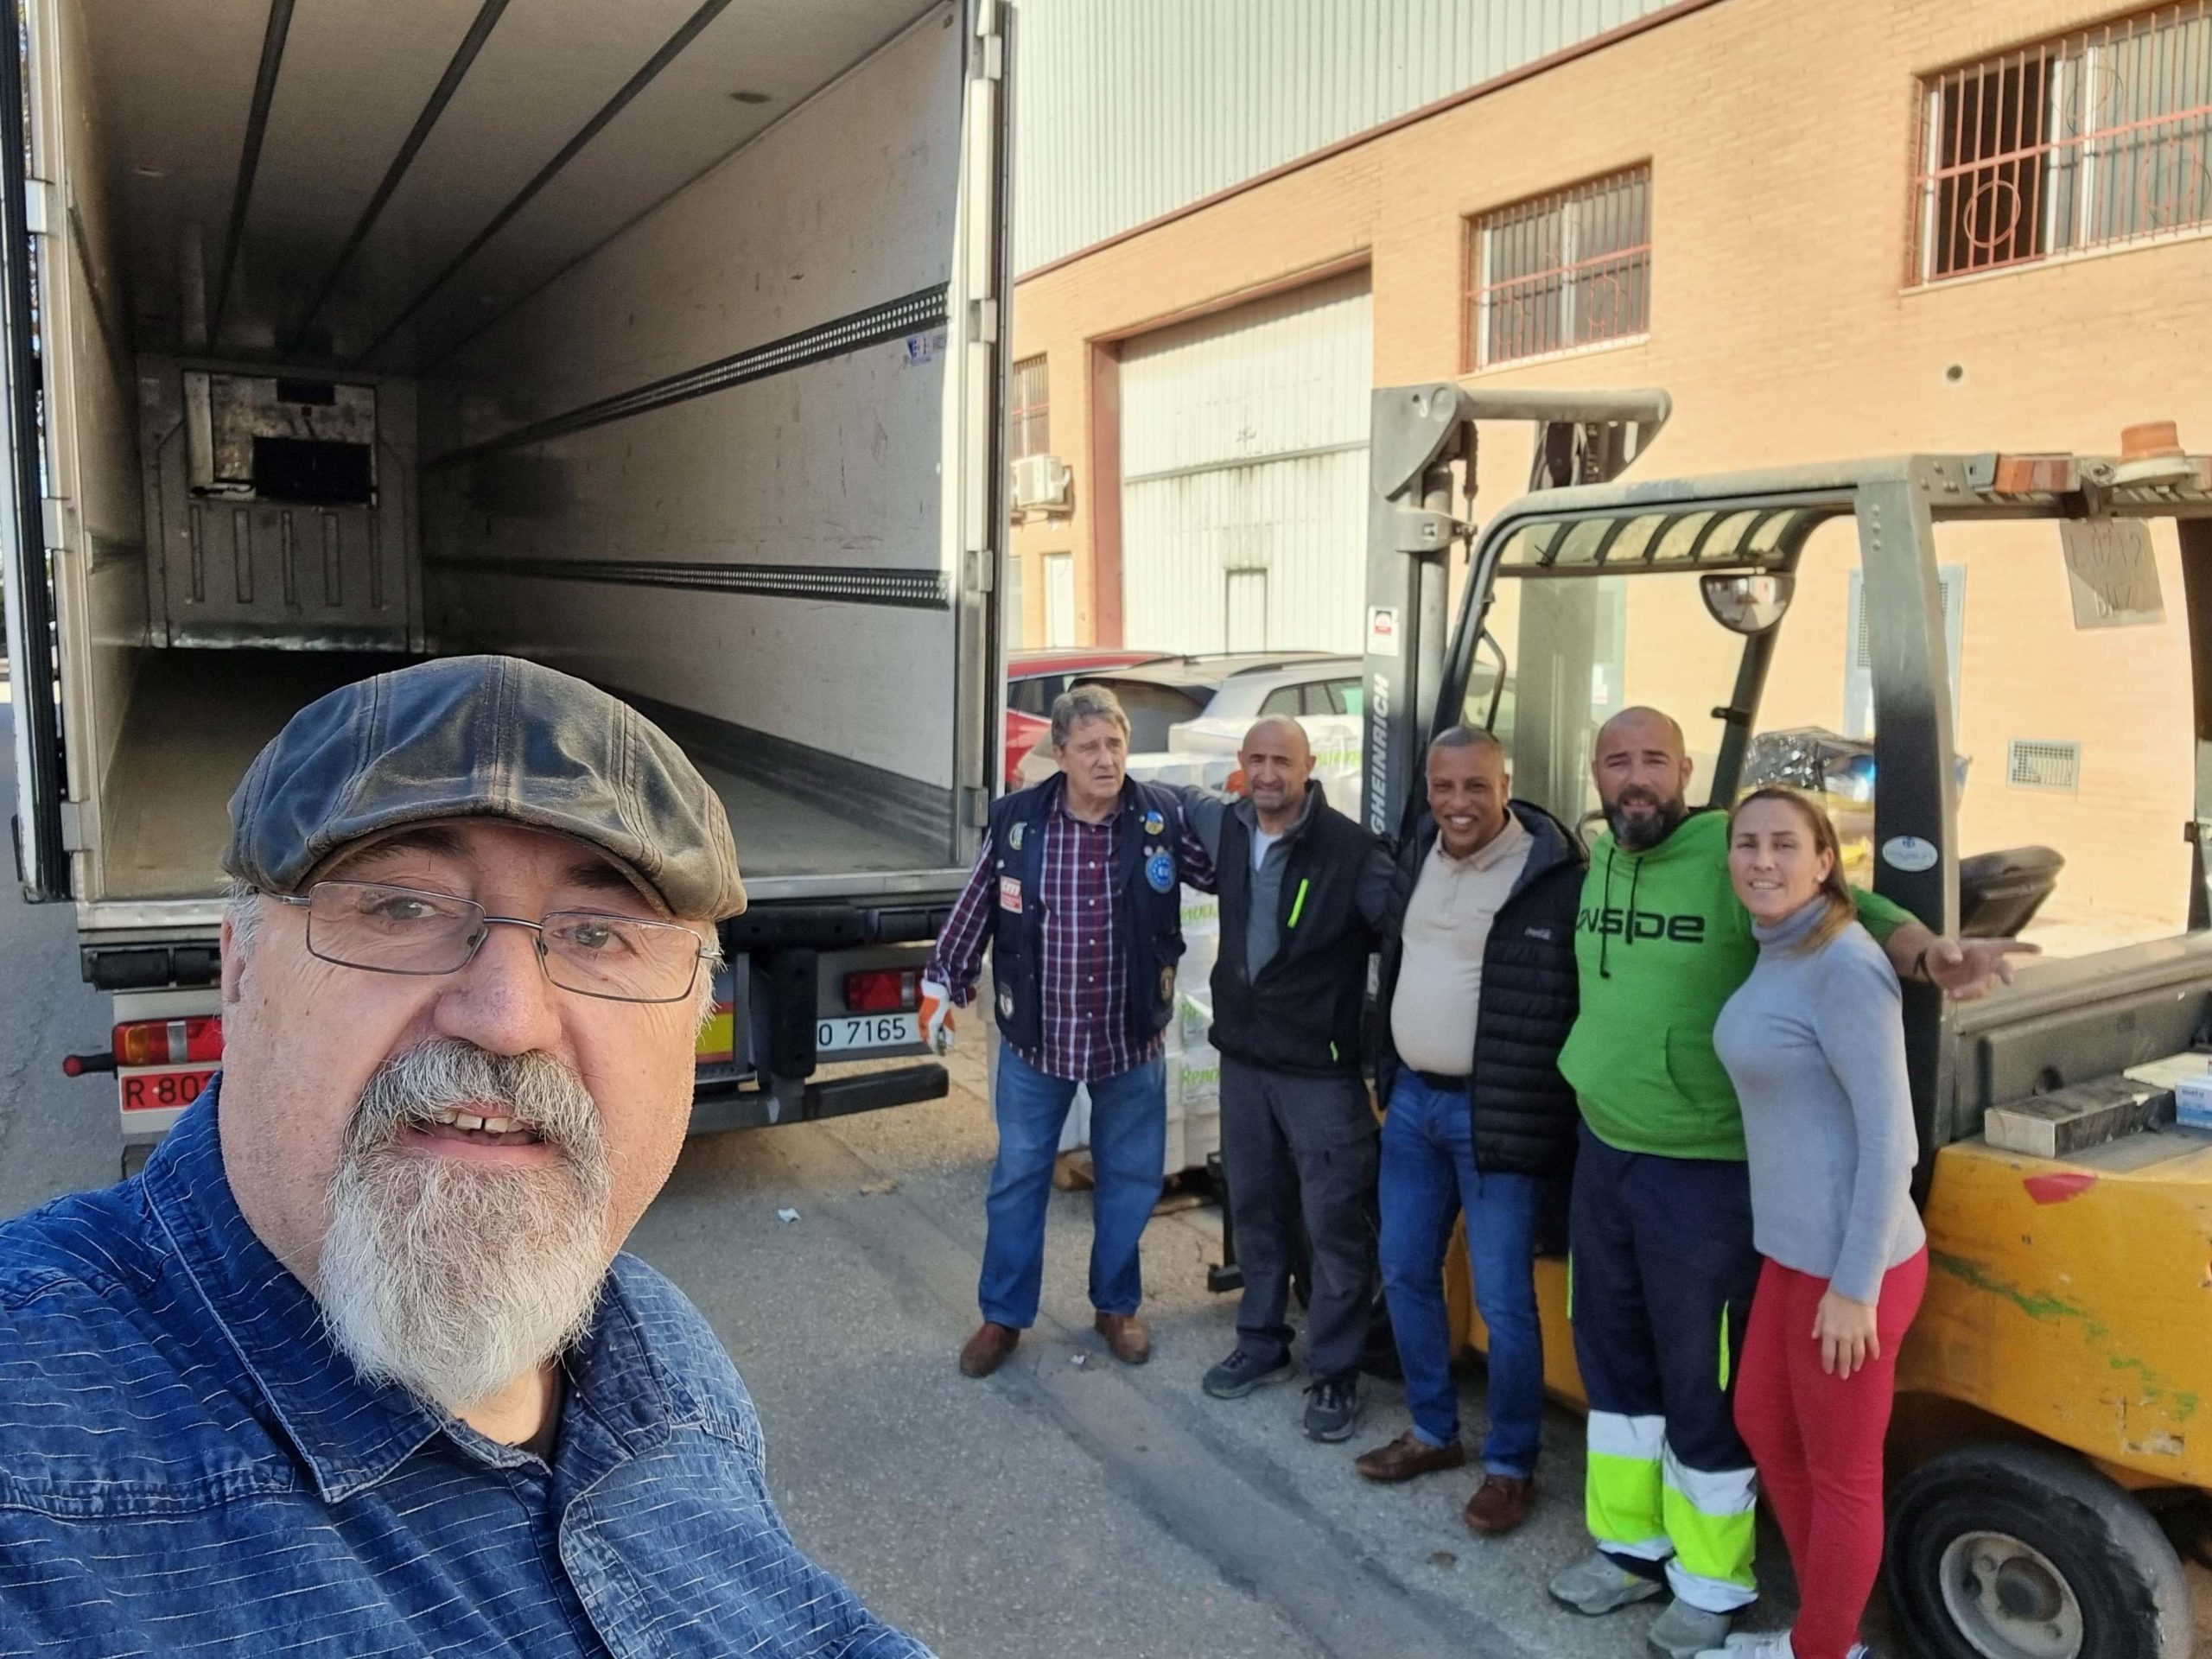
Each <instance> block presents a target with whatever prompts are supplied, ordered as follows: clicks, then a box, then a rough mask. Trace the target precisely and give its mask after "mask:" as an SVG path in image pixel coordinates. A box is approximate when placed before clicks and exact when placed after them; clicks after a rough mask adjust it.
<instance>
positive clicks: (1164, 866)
mask: <svg viewBox="0 0 2212 1659" xmlns="http://www.w3.org/2000/svg"><path fill="white" fill-rule="evenodd" d="M1144 879H1145V880H1147V881H1149V882H1151V883H1152V890H1153V891H1154V893H1166V892H1167V891H1168V890H1169V889H1170V888H1172V887H1173V886H1174V885H1175V861H1174V860H1173V858H1171V857H1169V856H1168V855H1167V851H1166V849H1165V848H1160V847H1155V848H1154V849H1152V854H1151V856H1149V857H1148V858H1147V859H1146V860H1145V861H1144Z"/></svg>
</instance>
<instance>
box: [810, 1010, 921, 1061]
mask: <svg viewBox="0 0 2212 1659" xmlns="http://www.w3.org/2000/svg"><path fill="white" fill-rule="evenodd" d="M921 1040H922V1017H921V1015H919V1014H832V1015H831V1016H830V1017H829V1019H827V1020H817V1021H816V1022H815V1026H814V1048H815V1052H817V1053H818V1054H835V1053H837V1052H840V1051H841V1050H843V1049H848V1048H895V1047H897V1046H899V1045H900V1044H902V1043H918V1042H920V1041H921Z"/></svg>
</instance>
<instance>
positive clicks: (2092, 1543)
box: [1887, 1445, 2194, 1659]
mask: <svg viewBox="0 0 2212 1659" xmlns="http://www.w3.org/2000/svg"><path fill="white" fill-rule="evenodd" d="M1887 1554H1888V1565H1889V1580H1890V1605H1891V1609H1892V1610H1893V1611H1894V1612H1895V1614H1896V1616H1897V1627H1898V1631H1899V1634H1900V1635H1901V1636H1902V1637H1904V1649H1905V1651H1906V1652H1908V1653H1911V1654H1914V1655H1916V1656H1919V1659H2188V1655H2189V1653H2190V1647H2191V1644H2192V1642H2193V1640H2194V1637H2193V1636H2192V1632H2191V1629H2190V1626H2191V1623H2192V1620H2191V1618H2190V1596H2189V1586H2188V1581H2187V1580H2185V1579H2184V1578H2183V1575H2182V1566H2181V1560H2180V1558H2179V1557H2178V1556H2177V1555H2176V1554H2174V1548H2173V1546H2172V1544H2171V1543H2170V1542H2168V1541H2167V1540H2166V1535H2164V1533H2163V1532H2161V1531H2160V1530H2159V1529H2158V1523H2157V1522H2154V1521H2152V1519H2151V1516H2150V1515H2149V1514H2148V1513H2147V1512H2146V1511H2145V1510H2144V1508H2143V1506H2142V1505H2141V1504H2140V1503H2137V1502H2136V1501H2135V1499H2134V1498H2133V1497H2130V1496H2129V1495H2128V1494H2127V1493H2126V1491H2122V1490H2121V1489H2120V1486H2119V1485H2117V1484H2115V1483H2113V1481H2111V1480H2109V1479H2107V1478H2106V1477H2104V1476H2103V1475H2101V1474H2099V1473H2097V1472H2096V1471H2094V1470H2093V1469H2091V1468H2089V1467H2088V1465H2086V1464H2084V1463H2082V1462H2081V1461H2080V1460H2079V1459H2075V1458H2071V1457H2068V1456H2066V1455H2063V1454H2062V1453H2059V1452H2050V1451H2046V1450H2044V1449H2043V1448H2041V1447H2039V1446H2012V1445H1987V1446H1960V1447H1957V1448H1955V1450H1952V1451H1949V1452H1944V1453H1943V1454H1942V1456H1940V1457H1937V1458H1934V1459H1930V1460H1929V1462H1927V1463H1925V1464H1923V1465H1921V1466H1920V1467H1919V1468H1918V1469H1916V1470H1915V1471H1913V1472H1912V1474H1911V1475H1910V1476H1909V1477H1907V1478H1906V1479H1905V1480H1904V1482H1902V1483H1901V1484H1899V1485H1898V1487H1897V1491H1896V1492H1895V1493H1894V1494H1893V1496H1892V1497H1891V1503H1890V1526H1889V1545H1888V1550H1887Z"/></svg>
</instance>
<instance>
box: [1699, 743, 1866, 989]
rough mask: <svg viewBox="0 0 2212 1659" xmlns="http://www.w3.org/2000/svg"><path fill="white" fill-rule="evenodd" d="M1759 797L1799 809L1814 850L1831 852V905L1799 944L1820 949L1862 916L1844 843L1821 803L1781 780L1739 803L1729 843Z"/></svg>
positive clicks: (1824, 881)
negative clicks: (1846, 867)
mask: <svg viewBox="0 0 2212 1659" xmlns="http://www.w3.org/2000/svg"><path fill="white" fill-rule="evenodd" d="M1757 801H1780V802H1781V803H1782V804H1783V805H1785V806H1787V807H1789V809H1790V810H1792V811H1794V812H1795V813H1796V815H1797V817H1798V819H1799V820H1800V821H1801V822H1802V823H1803V824H1804V826H1805V828H1806V829H1808V830H1809V831H1810V832H1811V833H1812V837H1813V850H1814V851H1815V852H1816V853H1826V854H1827V855H1828V873H1827V875H1825V876H1824V877H1822V878H1821V888H1820V893H1821V899H1824V900H1825V901H1826V902H1827V909H1826V910H1825V911H1823V912H1821V919H1820V920H1819V922H1818V923H1816V924H1815V925H1814V928H1813V931H1811V932H1809V933H1808V934H1807V935H1806V936H1805V937H1804V938H1803V940H1802V941H1801V942H1800V943H1799V944H1798V946H1797V949H1798V950H1800V951H1803V952H1807V953H1809V952H1812V951H1815V950H1819V949H1820V948H1821V946H1822V945H1824V944H1827V942H1828V941H1829V940H1831V939H1833V938H1835V936H1836V935H1837V934H1839V933H1840V932H1842V931H1843V930H1844V929H1845V928H1847V927H1849V926H1850V925H1852V923H1853V922H1855V921H1857V920H1858V919H1859V905H1858V902H1857V901H1856V900H1855V899H1853V898H1852V896H1851V884H1850V883H1849V882H1847V881H1846V880H1844V879H1843V845H1842V843H1841V842H1839V841H1838V840H1837V839H1836V833H1835V825H1834V823H1831V822H1829V819H1828V815H1827V811H1826V810H1824V809H1823V808H1822V807H1821V804H1820V803H1819V802H1818V801H1816V800H1815V799H1814V798H1812V797H1811V796H1809V795H1807V794H1805V793H1803V792H1802V791H1799V790H1795V789H1789V788H1787V787H1785V786H1783V785H1781V784H1769V785H1765V786H1764V788H1760V789H1755V790H1753V791H1751V793H1750V794H1748V795H1746V796H1745V797H1744V798H1743V799H1742V800H1740V801H1738V802H1737V803H1736V804H1735V806H1734V807H1733V808H1732V810H1730V812H1729V814H1728V844H1729V845H1730V846H1731V847H1733V846H1734V845H1735V842H1736V820H1737V819H1738V818H1739V817H1742V816H1743V812H1744V809H1745V807H1747V806H1750V805H1751V804H1753V803H1754V802H1757Z"/></svg>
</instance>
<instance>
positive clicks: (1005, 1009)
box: [999, 990, 1014, 1020]
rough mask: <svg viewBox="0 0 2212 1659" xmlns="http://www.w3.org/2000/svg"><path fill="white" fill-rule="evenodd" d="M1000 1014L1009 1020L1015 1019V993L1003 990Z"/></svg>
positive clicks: (1000, 995)
mask: <svg viewBox="0 0 2212 1659" xmlns="http://www.w3.org/2000/svg"><path fill="white" fill-rule="evenodd" d="M999 1012H1000V1013H1001V1014H1004V1015H1005V1016H1006V1017H1007V1019H1009V1020H1011V1019H1013V1018H1014V993H1013V992H1012V991H1010V990H1001V992H1000V993H999Z"/></svg>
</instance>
